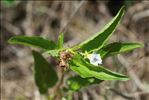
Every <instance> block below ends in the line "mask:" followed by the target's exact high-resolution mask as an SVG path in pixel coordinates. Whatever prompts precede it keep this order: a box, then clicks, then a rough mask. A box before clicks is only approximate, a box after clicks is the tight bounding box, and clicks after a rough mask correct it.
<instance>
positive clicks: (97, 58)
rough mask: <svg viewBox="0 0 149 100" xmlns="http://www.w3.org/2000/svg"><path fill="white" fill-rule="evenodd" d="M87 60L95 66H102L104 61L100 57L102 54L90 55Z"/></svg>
mask: <svg viewBox="0 0 149 100" xmlns="http://www.w3.org/2000/svg"><path fill="white" fill-rule="evenodd" d="M87 58H88V59H89V61H90V63H91V64H93V65H95V66H98V65H99V64H102V59H101V57H100V54H96V53H92V54H88V55H87Z"/></svg>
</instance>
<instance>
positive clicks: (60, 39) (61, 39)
mask: <svg viewBox="0 0 149 100" xmlns="http://www.w3.org/2000/svg"><path fill="white" fill-rule="evenodd" d="M63 43H64V34H63V33H60V35H59V37H58V43H57V47H58V49H61V48H63Z"/></svg>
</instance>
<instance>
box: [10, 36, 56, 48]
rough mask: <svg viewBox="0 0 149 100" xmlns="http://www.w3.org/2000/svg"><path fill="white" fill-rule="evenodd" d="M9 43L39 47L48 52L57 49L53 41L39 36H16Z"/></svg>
mask: <svg viewBox="0 0 149 100" xmlns="http://www.w3.org/2000/svg"><path fill="white" fill-rule="evenodd" d="M8 42H9V43H11V44H22V45H26V46H33V47H38V48H42V49H46V50H51V49H55V48H56V44H55V43H54V42H53V41H51V40H47V39H44V38H42V37H39V36H32V37H28V36H15V37H12V38H10V39H9V40H8Z"/></svg>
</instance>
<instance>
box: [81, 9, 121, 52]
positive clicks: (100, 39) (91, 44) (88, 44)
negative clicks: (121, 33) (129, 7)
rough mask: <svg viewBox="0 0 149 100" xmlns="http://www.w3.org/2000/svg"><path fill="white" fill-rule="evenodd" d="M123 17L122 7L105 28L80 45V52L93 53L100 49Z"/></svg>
mask: <svg viewBox="0 0 149 100" xmlns="http://www.w3.org/2000/svg"><path fill="white" fill-rule="evenodd" d="M123 15H124V7H122V8H121V9H120V11H119V12H118V13H117V15H116V16H115V17H114V18H113V19H112V20H111V21H110V22H109V23H108V24H107V25H105V27H104V28H103V29H102V30H101V31H100V32H98V33H96V34H95V35H94V36H93V37H91V38H89V39H88V40H86V41H84V42H83V43H81V44H80V48H81V49H82V51H83V52H84V51H93V50H94V49H100V48H101V47H102V46H103V45H104V43H105V42H106V41H107V40H108V38H109V37H110V36H111V34H112V33H113V32H114V30H115V28H116V26H117V25H118V24H119V22H120V20H121V18H122V16H123Z"/></svg>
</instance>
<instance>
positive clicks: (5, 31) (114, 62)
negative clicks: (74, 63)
mask: <svg viewBox="0 0 149 100" xmlns="http://www.w3.org/2000/svg"><path fill="white" fill-rule="evenodd" d="M122 5H126V13H125V15H124V18H123V20H122V24H121V25H119V27H118V28H117V29H116V31H115V32H114V33H113V35H112V37H111V38H110V40H109V42H115V41H126V42H140V43H142V44H144V48H140V49H136V50H134V51H131V52H129V53H125V54H122V55H118V56H114V57H109V58H107V59H105V60H104V66H109V67H108V68H109V69H111V70H114V71H117V72H120V73H123V74H126V75H128V76H129V77H130V80H129V81H126V82H120V81H105V82H103V83H101V84H97V85H93V86H90V87H87V88H83V89H82V90H81V91H79V92H75V93H74V94H72V97H73V100H149V1H148V0H94V1H93V0H89V1H87V0H85V1H82V0H74V1H70V0H67V1H65V0H64V1H61V0H47V1H46V0H44V1H42V0H41V1H40V0H35V1H31V0H24V1H23V0H20V1H19V0H1V8H0V22H1V23H0V39H1V44H0V50H1V51H0V52H1V60H0V64H1V99H2V100H44V97H42V96H40V94H39V92H38V89H37V87H36V85H35V83H34V77H33V58H32V55H31V48H29V47H25V46H20V45H10V44H8V42H7V40H8V39H9V38H10V37H12V36H16V35H27V36H33V35H38V36H43V37H46V38H50V39H52V40H54V41H56V40H57V37H58V34H59V32H64V33H65V46H66V47H70V46H73V45H75V44H77V43H80V42H81V41H83V40H85V39H87V38H89V37H90V36H92V35H93V34H94V33H96V32H98V31H100V29H101V28H102V27H103V26H104V25H105V24H106V23H107V22H108V21H110V20H111V19H112V18H113V17H114V16H115V15H116V13H117V11H118V10H119V9H120V7H121V6H122ZM51 62H53V61H51ZM58 100H59V99H58Z"/></svg>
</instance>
